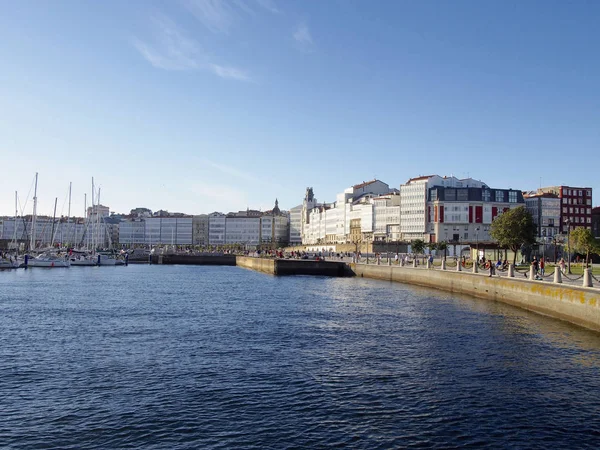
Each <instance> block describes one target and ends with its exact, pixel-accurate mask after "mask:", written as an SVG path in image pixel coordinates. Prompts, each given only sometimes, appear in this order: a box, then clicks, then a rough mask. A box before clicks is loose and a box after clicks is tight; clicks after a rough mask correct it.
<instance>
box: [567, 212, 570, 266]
mask: <svg viewBox="0 0 600 450" xmlns="http://www.w3.org/2000/svg"><path fill="white" fill-rule="evenodd" d="M567 254H568V258H569V260H568V261H567V273H568V274H569V275H571V219H567Z"/></svg>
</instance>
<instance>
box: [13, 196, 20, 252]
mask: <svg viewBox="0 0 600 450" xmlns="http://www.w3.org/2000/svg"><path fill="white" fill-rule="evenodd" d="M18 195H19V194H18V193H17V191H15V232H14V236H13V241H14V243H15V254H18V253H19V249H18V245H17V217H18V216H19V206H18V203H19V198H18Z"/></svg>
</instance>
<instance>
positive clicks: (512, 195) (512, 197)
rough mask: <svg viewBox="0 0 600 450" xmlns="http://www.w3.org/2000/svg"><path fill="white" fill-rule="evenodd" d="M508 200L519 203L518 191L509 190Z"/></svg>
mask: <svg viewBox="0 0 600 450" xmlns="http://www.w3.org/2000/svg"><path fill="white" fill-rule="evenodd" d="M508 202H509V203H517V192H516V191H509V192H508Z"/></svg>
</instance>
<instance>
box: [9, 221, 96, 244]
mask: <svg viewBox="0 0 600 450" xmlns="http://www.w3.org/2000/svg"><path fill="white" fill-rule="evenodd" d="M31 219H32V217H31V216H24V217H17V219H16V221H15V218H14V217H6V218H3V219H0V239H1V240H3V241H7V243H9V242H11V241H14V240H15V239H16V241H17V243H19V245H20V247H21V248H23V249H25V248H26V247H27V245H29V244H30V242H31ZM53 222H54V224H53ZM15 231H16V233H15ZM84 234H85V224H84V221H83V219H81V218H75V217H73V218H71V219H69V220H67V219H66V218H60V219H56V220H54V221H53V220H52V218H51V217H45V216H38V217H37V218H36V225H35V246H36V248H41V247H47V246H49V245H51V244H52V243H54V244H55V245H68V246H79V245H80V243H81V241H82V239H83V236H84ZM8 246H9V247H10V248H13V244H10V245H8Z"/></svg>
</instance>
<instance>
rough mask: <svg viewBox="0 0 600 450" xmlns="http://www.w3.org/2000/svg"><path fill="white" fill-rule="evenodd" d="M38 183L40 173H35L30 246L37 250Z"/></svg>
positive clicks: (31, 248)
mask: <svg viewBox="0 0 600 450" xmlns="http://www.w3.org/2000/svg"><path fill="white" fill-rule="evenodd" d="M37 183H38V173H37V172H36V173H35V189H34V191H33V216H32V217H31V243H30V244H29V249H30V250H33V249H35V217H36V214H37Z"/></svg>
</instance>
